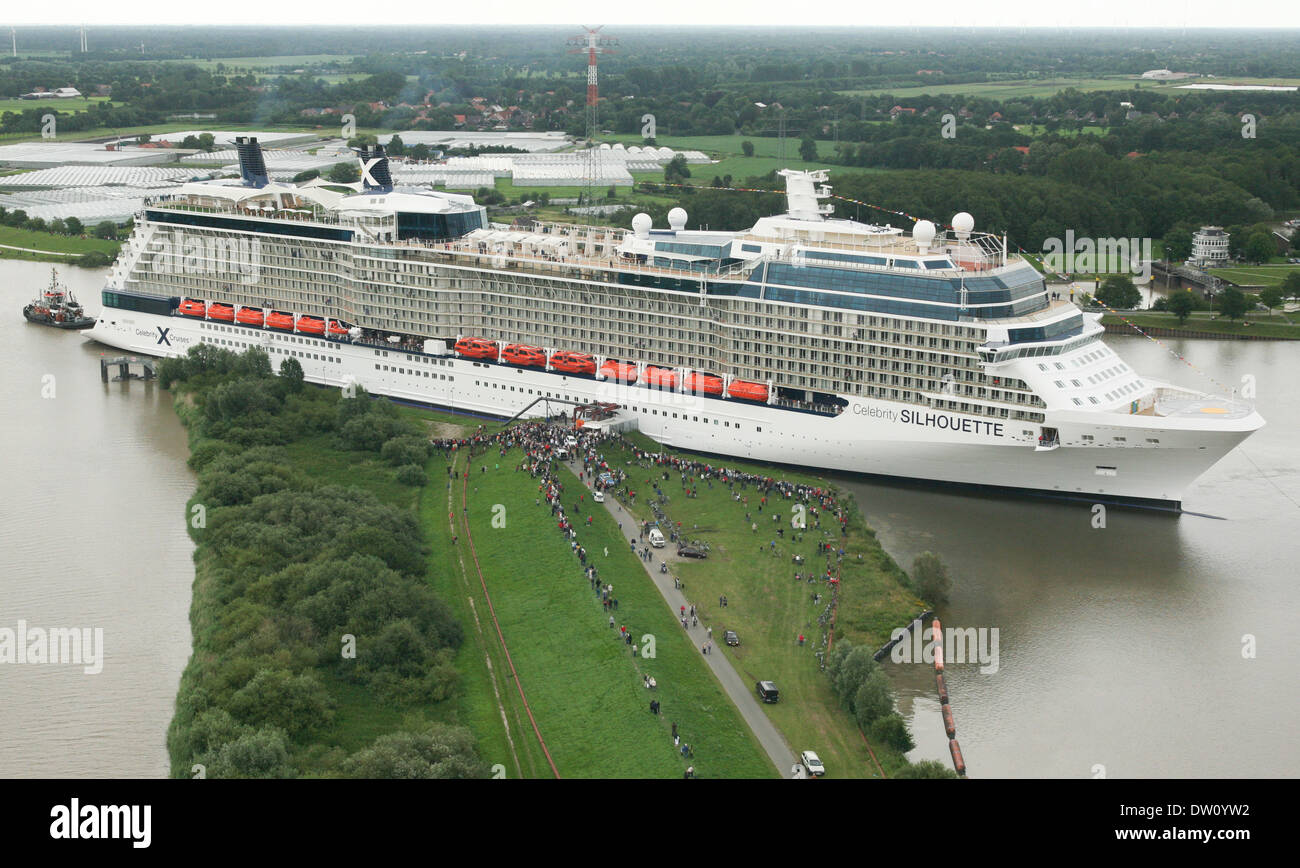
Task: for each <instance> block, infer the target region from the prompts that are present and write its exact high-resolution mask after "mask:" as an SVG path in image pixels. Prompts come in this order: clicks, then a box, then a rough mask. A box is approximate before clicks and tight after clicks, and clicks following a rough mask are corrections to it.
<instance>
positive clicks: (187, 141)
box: [181, 135, 201, 151]
mask: <svg viewBox="0 0 1300 868" xmlns="http://www.w3.org/2000/svg"><path fill="white" fill-rule="evenodd" d="M181 149H182V150H186V151H197V150H200V149H201V146H200V145H199V137H198V136H193V135H191V136H186V137H185V138H183V139H181Z"/></svg>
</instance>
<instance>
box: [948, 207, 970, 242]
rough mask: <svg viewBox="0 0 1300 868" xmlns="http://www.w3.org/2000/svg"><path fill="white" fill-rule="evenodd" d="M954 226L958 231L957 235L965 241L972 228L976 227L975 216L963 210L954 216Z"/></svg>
mask: <svg viewBox="0 0 1300 868" xmlns="http://www.w3.org/2000/svg"><path fill="white" fill-rule="evenodd" d="M952 228H953V229H954V230H955V231H956V233H957V237H958V238H960V239H961V240H962V241H965V240H966V239H967V238H969V237H970V233H971V230H972V229H974V228H975V218H974V217H972V216H970V215H969V214H967V213H966V212H965V211H962V212H961V213H960V214H958V215H957V216H955V217H953V218H952Z"/></svg>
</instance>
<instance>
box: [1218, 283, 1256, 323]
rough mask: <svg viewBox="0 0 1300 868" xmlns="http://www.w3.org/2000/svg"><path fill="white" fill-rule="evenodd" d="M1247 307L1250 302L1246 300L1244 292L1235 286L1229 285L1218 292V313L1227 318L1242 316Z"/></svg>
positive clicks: (1232, 318) (1248, 307)
mask: <svg viewBox="0 0 1300 868" xmlns="http://www.w3.org/2000/svg"><path fill="white" fill-rule="evenodd" d="M1249 309H1250V302H1249V301H1247V300H1246V294H1245V293H1244V292H1242V291H1241V290H1240V289H1237V287H1235V286H1230V287H1228V288H1227V289H1225V290H1223V292H1221V293H1219V313H1221V314H1223V315H1224V316H1226V317H1227V318H1228V319H1230V320H1235V319H1237V318H1238V317H1243V316H1245V315H1246V311H1247V310H1249Z"/></svg>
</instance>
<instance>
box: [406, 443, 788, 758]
mask: <svg viewBox="0 0 1300 868" xmlns="http://www.w3.org/2000/svg"><path fill="white" fill-rule="evenodd" d="M454 454H455V456H456V463H455V468H456V472H457V473H458V474H463V472H464V469H465V467H466V457H465V453H454ZM521 456H522V453H521V452H520V451H518V450H511V451H510V452H508V453H507V454H506V456H504V457H502V456H500V455H499V454H498V452H497V451H495V450H494V451H489V452H488V453H487V454H486V455H483V456H480V457H478V458H477V459H475V460H474V461H473V462H471V465H472V471H471V474H470V479H469V487H468V508H469V512H468V517H469V521H470V527H471V530H472V534H473V539H474V545H475V547H476V551H477V555H478V563H479V564H480V565H481V566H482V568H483V572H484V575H485V576H486V581H487V587H488V592H489V593H490V594H491V598H492V605H493V607H495V613H496V617H497V619H498V621H499V622H500V625H501V630H502V633H503V634H504V636H505V639H506V643H507V645H508V646H509V649H510V655H511V659H512V660H513V662H514V666H515V668H516V670H517V671H518V673H519V678H520V681H521V683H522V685H523V688H524V691H525V693H526V695H527V699H528V705H529V707H530V708H531V709H532V712H533V715H534V717H535V718H536V721H537V726H538V729H539V730H540V732H541V735H542V738H543V739H544V740H545V741H546V744H547V747H548V748H549V750H550V753H551V756H552V758H553V759H554V761H555V764H556V767H557V768H558V770H559V772H560V774H561V776H564V777H677V776H680V775H681V774H682V772H683V770H684V769H685V768H686V766H687V765H688V764H689V765H694V766H695V769H696V774H697V776H699V777H706V778H724V777H726V778H731V777H771V776H773V775H775V774H776V771H775V769H773V767H772V765H771V763H770V762H769V761H768V759H767V757H766V755H765V754H764V753H763V751H762V749H761V748H760V747H759V745H758V743H757V741H756V740H755V739H754V737H753V735H752V733H751V732H750V730H749V729H748V727H746V726H745V725H744V723H743V721H742V720H741V719H740V715H739V713H738V712H737V711H736V709H735V707H734V706H733V705H732V703H731V702H730V701H729V700H728V699H727V697H726V695H725V694H724V693H723V691H722V688H721V686H720V685H719V684H718V682H717V680H716V679H715V678H714V676H713V674H712V673H711V672H710V671H709V669H708V668H707V666H706V665H705V662H704V660H703V659H702V657H701V655H700V653H699V650H698V649H696V648H695V647H694V646H693V644H692V643H691V641H690V640H689V639H688V638H687V637H686V636H685V635H684V634H683V633H682V632H681V628H680V627H679V626H678V625H677V623H676V621H675V620H674V618H673V616H672V614H671V613H670V612H669V611H668V608H667V606H666V605H665V604H664V602H663V598H662V597H661V596H660V594H659V592H658V590H657V589H656V588H655V587H654V585H653V583H652V582H651V581H650V580H649V578H647V577H646V575H645V573H644V571H643V570H642V567H641V564H640V562H639V561H638V560H637V558H636V557H635V556H634V555H633V554H632V553H631V552H630V551H629V549H628V546H627V544H626V543H625V542H623V540H622V532H621V531H620V530H619V529H618V527H617V525H616V523H615V522H614V521H613V519H612V518H611V517H610V516H609V515H608V514H607V513H605V512H604V511H603V510H596V511H589V510H586V509H584V512H583V513H582V514H580V515H579V516H574V517H576V518H579V519H580V520H582V519H585V517H586V516H587V515H588V514H589V515H591V516H592V517H593V520H594V522H593V524H592V525H591V526H590V527H588V526H586V525H585V522H584V524H583V525H582V526H581V527H580V529H579V532H578V533H579V535H578V541H579V542H580V543H581V544H582V545H583V546H585V547H586V549H587V551H588V553H589V555H590V559H591V561H592V562H594V563H595V564H596V566H597V568H598V569H599V570H600V576H601V578H602V580H603V581H605V582H606V583H608V584H612V585H613V586H614V590H615V596H616V597H617V598H618V600H619V609H618V611H617V612H616V613H614V614H615V617H616V618H617V621H618V623H619V624H626V625H627V626H628V628H629V630H630V631H632V634H633V641H634V642H636V643H637V644H638V645H639V646H640V645H643V638H642V637H643V636H645V635H646V634H650V635H652V636H653V637H654V645H655V656H654V657H653V658H645V657H640V656H638V657H635V658H634V657H633V656H632V653H631V649H630V648H629V647H628V646H627V645H626V644H623V643H621V642H619V641H618V639H617V633H618V630H617V629H611V628H610V627H609V616H608V615H607V614H605V612H604V610H603V609H602V607H601V605H600V603H599V601H598V600H597V598H596V596H595V594H594V593H593V591H592V590H591V587H590V585H589V583H588V581H587V580H586V579H585V578H584V577H583V574H582V567H581V564H580V563H579V560H578V558H577V557H576V556H574V554H573V553H572V552H571V551H570V547H569V543H568V541H567V540H566V539H565V538H564V537H563V536H562V535H561V534H560V532H559V531H558V530H557V528H556V523H555V521H554V520H553V519H552V517H551V513H550V509H549V508H548V507H547V506H546V505H545V501H544V500H543V502H542V505H540V506H538V505H536V504H535V500H536V499H537V497H538V491H537V485H538V483H537V480H535V479H533V478H532V477H531V476H530V475H528V474H527V473H525V472H523V471H520V472H516V471H515V470H514V467H515V466H516V464H518V463H519V461H520V460H521ZM432 465H433V467H432V470H431V480H432V481H431V484H430V485H429V487H428V488H427V489H425V495H424V498H423V501H422V504H421V519H422V524H423V526H424V528H425V529H426V532H427V533H428V534H429V539H430V543H431V551H432V554H431V555H430V574H431V575H432V576H434V588H435V590H436V592H437V593H438V594H439V596H440V597H442V598H443V599H444V600H446V601H448V602H449V603H450V604H451V605H452V607H453V610H454V611H455V613H456V615H457V617H458V618H459V619H460V620H461V622H462V624H463V626H464V627H465V633H466V642H465V643H464V644H463V645H462V647H461V650H460V653H459V655H458V657H457V660H456V666H457V669H458V670H459V671H460V672H461V674H462V686H463V690H462V691H461V692H460V694H459V695H458V696H457V697H456V699H455V700H453V701H454V702H455V703H456V705H457V709H458V717H459V719H460V720H461V721H462V722H464V723H466V724H467V725H469V726H470V727H471V728H472V729H473V730H474V731H475V733H476V735H477V736H478V738H479V741H480V745H481V752H482V755H483V756H484V757H485V758H486V759H487V761H488V762H489V763H493V764H496V763H500V764H501V765H503V766H505V768H506V770H507V775H508V776H509V777H515V776H516V775H519V774H522V775H523V776H525V777H551V776H552V772H551V770H550V767H549V765H548V764H547V762H546V759H545V756H544V755H543V754H542V751H541V749H540V747H539V744H538V740H537V736H536V735H535V733H534V732H533V728H532V724H531V723H530V722H529V720H528V717H527V715H526V714H525V713H524V710H523V707H522V700H521V699H520V697H519V693H518V691H517V689H516V687H515V685H514V684H513V683H512V679H511V678H510V670H509V664H508V663H507V661H506V658H505V654H504V653H503V652H502V650H501V646H500V641H499V640H498V638H497V635H496V630H495V627H494V626H493V624H492V620H491V612H490V610H489V607H488V603H487V600H486V599H485V598H484V595H483V589H482V586H481V584H480V582H479V578H478V574H477V572H476V571H475V565H474V560H473V558H472V556H471V554H470V548H469V545H468V540H467V538H466V536H465V534H464V531H463V527H462V524H461V516H462V514H463V513H462V510H463V509H464V507H463V506H462V490H463V488H462V486H463V481H462V479H460V478H459V477H458V478H457V479H456V480H454V481H453V482H452V483H451V484H450V485H448V478H447V473H446V464H445V463H444V462H443V460H442V458H441V457H440V456H438V457H435V458H434V460H433V462H432ZM483 467H486V468H487V471H486V473H484V472H483V471H482V470H481V468H483ZM563 478H564V479H565V480H566V481H565V487H566V495H565V498H564V500H565V502H566V504H569V503H570V501H574V500H576V499H577V496H578V493H580V492H581V491H584V489H582V487H581V484H580V483H579V482H578V480H577V478H576V477H574V476H572V475H571V474H569V473H568V471H563ZM587 503H588V505H590V498H588V501H587ZM497 505H500V507H504V512H502V511H500V510H499V509H497V510H496V512H495V513H494V509H495V508H496V507H497ZM570 505H571V504H570ZM449 514H451V515H454V516H455V526H454V529H452V528H450V527H449V517H450V516H449ZM494 514H497V515H500V516H502V519H503V520H504V526H494V523H493V516H494ZM498 524H500V522H498ZM453 533H455V534H456V535H458V536H459V537H460V539H459V542H458V543H456V544H455V545H452V544H451V536H452V534H453ZM606 548H608V550H609V555H608V556H605V554H604V551H605V549H606ZM489 661H490V662H489ZM644 674H649V675H652V676H654V678H655V679H656V680H657V681H658V684H659V686H658V689H657V690H656V691H655V692H654V693H651V692H650V691H648V690H646V689H645V686H644V682H643V675H644ZM652 698H654V699H658V700H659V701H660V702H661V703H662V706H663V708H662V714H661V715H660V716H655V715H653V714H651V713H650V711H649V701H650V699H652ZM503 719H504V721H505V723H504V724H503ZM672 722H676V723H677V724H678V727H679V732H680V734H681V735H682V738H683V740H685V741H686V742H688V743H689V744H691V745H692V747H693V748H694V750H695V756H694V758H693V759H690V760H686V759H684V758H683V757H682V756H681V755H680V754H679V753H678V752H677V750H676V749H675V748H674V746H673V743H672V740H671V737H670V726H671V723H672ZM507 728H508V733H509V734H508V735H507Z"/></svg>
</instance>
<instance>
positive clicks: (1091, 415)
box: [90, 141, 1263, 505]
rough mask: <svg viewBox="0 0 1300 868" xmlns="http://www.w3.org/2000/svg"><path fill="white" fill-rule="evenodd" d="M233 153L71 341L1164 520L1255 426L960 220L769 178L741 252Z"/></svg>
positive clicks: (164, 224)
mask: <svg viewBox="0 0 1300 868" xmlns="http://www.w3.org/2000/svg"><path fill="white" fill-rule="evenodd" d="M239 144H240V153H241V164H242V165H244V167H245V170H244V173H243V174H244V177H243V178H241V179H239V180H237V181H213V182H192V183H189V184H185V185H183V186H182V187H181V188H179V190H177V191H176V192H174V193H172V194H171V195H169V196H166V197H160V198H158V199H155V200H152V201H151V202H149V203H147V204H146V207H145V209H144V211H143V212H142V214H141V215H140V216H139V218H138V220H137V222H136V228H135V233H134V235H133V236H132V238H131V240H130V242H129V243H128V244H127V245H126V246H125V247H124V249H123V252H122V255H121V257H120V258H119V260H118V262H117V263H116V265H115V266H114V269H113V273H112V276H111V278H110V280H109V284H108V286H106V288H105V290H104V310H103V312H102V313H101V315H100V319H99V321H98V323H97V324H96V326H95V328H94V329H93V330H92V332H91V333H90V335H91V337H94V338H95V339H97V340H100V341H103V342H104V343H108V344H111V345H113V346H119V347H122V348H125V349H130V350H134V351H138V352H145V353H154V354H159V355H166V354H178V353H184V352H185V351H186V350H187V349H188V348H189V347H190V346H192V345H194V344H195V343H209V344H214V345H217V346H225V347H230V348H232V349H241V348H243V347H247V346H262V347H265V348H266V349H267V350H268V351H269V352H270V353H271V355H272V360H273V362H276V363H277V364H278V361H277V360H278V358H279V357H282V356H285V355H293V356H296V357H298V358H299V359H300V361H301V362H302V364H303V367H304V370H305V372H306V375H307V377H308V379H311V380H313V381H316V382H321V383H329V384H334V385H340V384H343V383H345V382H349V381H355V382H357V383H359V384H360V385H362V386H364V387H365V388H366V389H367V390H369V391H372V392H376V393H381V394H387V395H392V396H395V397H399V398H403V399H408V400H416V401H422V402H426V403H431V404H440V405H446V406H454V407H462V408H467V409H472V410H476V411H480V412H487V413H493V414H496V415H502V416H511V415H514V414H515V413H517V412H520V411H521V410H524V409H525V408H526V407H528V405H529V404H531V403H532V402H533V401H534V400H536V399H537V398H539V397H547V398H550V397H554V398H556V399H563V400H566V401H568V400H577V401H588V400H592V401H601V402H605V403H617V404H619V405H620V406H621V408H622V410H621V411H620V412H623V413H625V414H627V415H629V416H630V417H632V418H635V419H636V422H637V424H638V426H639V427H640V428H641V430H642V431H644V432H645V433H647V434H649V435H650V436H652V437H655V438H656V439H659V440H661V441H663V442H666V443H668V444H670V445H673V446H677V447H680V448H685V449H694V450H699V451H706V452H710V453H717V454H722V455H733V456H739V457H746V458H752V459H757V460H764V461H777V462H784V463H789V464H798V465H805V466H813V467H821V468H835V469H843V470H852V471H858V472H863V473H872V474H880V475H886V476H898V477H906V478H916V479H925V480H932V481H938V482H956V483H962V484H968V485H983V486H992V487H998V488H1010V489H1020V490H1031V491H1038V492H1048V493H1053V494H1059V495H1066V496H1082V497H1089V498H1095V499H1101V500H1129V501H1139V502H1149V503H1153V504H1160V505H1177V504H1178V503H1179V502H1180V501H1181V498H1182V493H1183V491H1184V490H1185V488H1186V487H1187V486H1188V485H1189V484H1190V483H1191V482H1192V481H1193V480H1194V479H1195V478H1196V477H1197V476H1199V475H1200V474H1201V473H1202V472H1204V470H1205V469H1206V468H1208V467H1209V466H1210V465H1211V464H1213V463H1214V462H1215V461H1217V460H1218V459H1219V458H1221V457H1222V456H1223V455H1224V454H1226V453H1227V452H1228V451H1229V450H1230V449H1231V448H1232V447H1233V446H1234V445H1236V443H1238V442H1240V441H1241V440H1242V439H1243V438H1245V437H1246V436H1248V435H1249V434H1250V433H1251V432H1252V431H1254V430H1255V429H1257V428H1258V427H1259V426H1260V425H1262V424H1263V420H1262V419H1260V417H1259V416H1258V415H1257V414H1256V413H1255V412H1254V411H1253V409H1252V408H1250V407H1249V406H1247V405H1245V404H1243V403H1241V402H1237V401H1233V400H1226V399H1216V398H1212V397H1211V396H1208V395H1204V394H1201V393H1199V392H1193V391H1189V390H1185V389H1181V388H1177V387H1174V386H1171V385H1169V384H1165V383H1159V382H1156V381H1153V380H1151V379H1149V378H1146V377H1143V376H1141V375H1139V374H1138V373H1137V372H1135V371H1134V370H1132V369H1131V368H1130V367H1129V366H1128V365H1127V364H1126V363H1125V362H1124V361H1123V359H1121V358H1120V357H1119V356H1118V355H1117V354H1116V353H1115V352H1114V351H1113V350H1111V349H1110V348H1109V347H1108V346H1106V344H1104V343H1103V342H1102V341H1101V340H1100V336H1101V335H1102V333H1103V328H1102V326H1101V324H1100V322H1099V320H1100V316H1099V315H1098V314H1094V313H1087V312H1084V311H1081V310H1080V309H1079V308H1078V307H1076V306H1075V305H1074V304H1073V303H1071V302H1069V301H1067V300H1064V299H1059V298H1054V297H1053V296H1052V293H1050V292H1049V290H1048V288H1047V286H1046V284H1045V282H1044V280H1043V278H1042V276H1041V275H1040V274H1039V273H1038V272H1037V271H1036V270H1035V269H1034V268H1033V266H1031V265H1030V264H1029V263H1028V262H1026V261H1025V260H1023V259H1021V258H1020V257H1017V256H1014V255H1011V254H1009V253H1008V251H1007V245H1006V241H1005V238H999V237H997V236H994V235H989V234H985V233H979V232H976V231H975V230H974V220H973V219H972V218H971V216H970V215H969V214H965V213H962V214H958V215H956V216H955V217H954V218H953V220H952V228H950V229H947V230H941V229H939V228H938V227H936V226H935V225H934V224H933V223H930V222H929V221H924V220H922V221H919V222H918V223H917V224H916V225H915V226H914V227H913V229H912V231H911V232H910V233H907V232H903V231H902V230H901V229H898V228H895V227H892V226H879V225H873V224H867V223H861V222H857V221H853V220H844V219H836V218H834V217H833V216H832V208H831V206H830V205H829V203H828V202H827V201H826V199H827V198H828V196H829V193H830V190H829V188H828V187H827V186H826V180H827V178H826V174H825V173H824V172H798V171H791V170H787V171H784V172H782V173H781V174H782V175H783V176H784V179H785V183H786V196H787V201H788V209H787V213H785V214H783V215H779V216H773V217H766V218H763V219H761V220H759V221H758V223H757V224H755V225H754V226H753V227H752V228H750V229H749V230H746V231H741V232H720V231H708V230H702V229H701V230H688V229H686V228H685V227H686V224H687V222H688V216H687V215H686V213H685V212H683V211H681V209H674V211H673V212H671V213H670V214H669V215H668V225H667V226H666V227H655V226H653V225H652V221H651V220H650V218H649V217H647V216H646V215H637V217H636V218H634V220H633V221H632V229H631V230H630V231H627V230H621V229H614V228H609V227H599V226H575V225H569V224H562V223H543V222H533V221H528V222H527V223H526V224H524V225H515V226H509V227H507V226H502V225H498V224H492V223H490V222H489V221H488V219H487V214H486V212H485V210H484V209H483V208H482V207H480V206H478V205H477V204H475V203H474V201H473V199H472V198H471V197H468V196H463V195H456V194H450V193H444V192H439V191H435V190H432V189H429V188H415V187H394V185H393V183H392V180H391V177H390V176H389V174H388V171H387V165H386V159H385V158H384V156H383V152H382V149H375V150H373V151H371V150H366V151H364V152H363V153H362V154H361V164H362V169H363V176H362V181H361V182H360V183H358V184H356V185H351V186H344V185H331V184H327V183H324V182H321V181H319V180H317V181H313V182H309V183H307V184H302V185H290V184H280V183H272V182H269V181H267V180H266V177H265V172H264V169H263V170H261V171H260V172H259V170H258V161H259V155H258V152H257V149H256V143H255V142H251V143H250V142H248V141H241V142H240V143H239ZM277 318H278V319H277ZM475 340H477V341H478V343H475V342H474V341H475ZM458 342H459V343H458ZM587 357H590V360H591V363H590V364H588V362H587ZM575 359H576V360H578V361H577V362H575ZM592 369H594V370H592ZM552 409H554V408H552ZM533 412H537V413H540V412H543V410H542V409H540V408H535V409H534V411H533Z"/></svg>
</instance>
